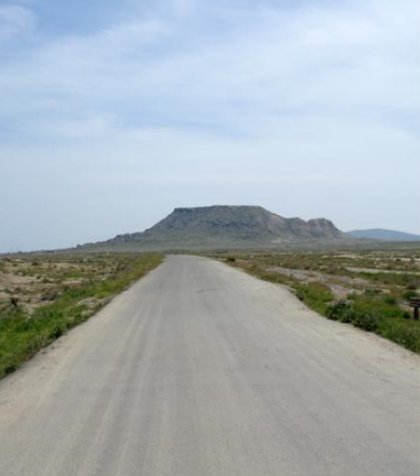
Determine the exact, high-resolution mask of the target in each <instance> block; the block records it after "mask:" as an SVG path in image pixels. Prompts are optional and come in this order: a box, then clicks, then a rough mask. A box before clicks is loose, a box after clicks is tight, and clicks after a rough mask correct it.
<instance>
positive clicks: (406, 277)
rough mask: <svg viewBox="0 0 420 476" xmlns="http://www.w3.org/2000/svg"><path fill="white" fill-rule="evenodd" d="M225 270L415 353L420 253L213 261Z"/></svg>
mask: <svg viewBox="0 0 420 476" xmlns="http://www.w3.org/2000/svg"><path fill="white" fill-rule="evenodd" d="M216 257H218V258H219V259H223V260H225V261H226V262H227V263H228V264H230V265H232V266H235V267H239V268H242V269H244V270H245V271H247V272H249V273H251V274H253V275H255V276H257V277H259V278H261V279H265V280H267V281H271V282H275V283H279V284H283V285H286V286H288V287H289V288H290V289H291V290H292V291H293V292H294V293H295V294H296V296H297V297H298V298H299V299H300V300H301V301H303V302H304V303H305V304H306V305H307V306H308V307H310V308H312V309H313V310H315V311H317V312H318V313H319V314H322V315H323V316H325V317H327V318H328V319H332V320H336V321H340V322H343V323H347V324H352V325H354V326H356V327H359V328H361V329H364V330H366V331H368V332H374V333H376V334H378V335H381V336H383V337H385V338H387V339H389V340H391V341H393V342H396V343H398V344H400V345H402V346H404V347H406V348H407V349H410V350H412V351H414V352H417V353H420V321H414V320H413V317H412V316H413V310H412V309H411V308H410V306H409V301H410V299H412V298H416V297H420V250H400V251H399V250H385V251H379V250H375V251H350V252H331V253H325V252H306V253H303V252H302V253H299V252H295V253H294V252H278V253H238V254H235V255H232V254H230V255H227V256H226V255H218V256H216Z"/></svg>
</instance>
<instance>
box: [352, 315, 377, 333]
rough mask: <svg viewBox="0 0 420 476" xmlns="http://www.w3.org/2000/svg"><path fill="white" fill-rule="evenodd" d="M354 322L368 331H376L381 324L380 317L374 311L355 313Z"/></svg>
mask: <svg viewBox="0 0 420 476" xmlns="http://www.w3.org/2000/svg"><path fill="white" fill-rule="evenodd" d="M351 322H352V324H354V325H355V326H356V327H360V329H364V330H365V331H368V332H375V331H376V329H377V328H378V325H379V318H378V316H377V315H375V314H374V313H372V312H368V313H366V314H359V313H355V314H354V315H353V317H352V321H351Z"/></svg>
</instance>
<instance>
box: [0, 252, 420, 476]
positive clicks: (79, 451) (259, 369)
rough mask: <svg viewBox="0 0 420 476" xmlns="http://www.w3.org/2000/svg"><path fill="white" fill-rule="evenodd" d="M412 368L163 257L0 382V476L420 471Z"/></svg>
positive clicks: (327, 325)
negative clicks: (111, 298) (159, 262)
mask: <svg viewBox="0 0 420 476" xmlns="http://www.w3.org/2000/svg"><path fill="white" fill-rule="evenodd" d="M419 364H420V359H419V357H418V356H416V355H414V354H411V353H410V352H407V351H405V350H403V349H400V348H399V347H397V346H395V345H393V344H391V343H388V342H386V341H384V340H382V339H380V338H378V337H376V336H374V335H371V334H368V333H365V332H362V331H360V330H357V329H354V328H352V327H350V326H348V325H344V324H339V323H336V322H331V321H328V320H327V319H324V318H322V317H320V316H318V315H316V314H315V313H313V312H312V311H310V310H308V309H306V308H305V307H304V306H303V305H302V304H301V303H300V302H299V301H298V300H297V299H296V298H294V297H293V296H292V295H291V294H290V293H289V292H288V291H286V290H285V289H283V288H281V287H279V286H276V285H273V284H270V283H265V282H262V281H259V280H257V279H255V278H253V277H250V276H248V275H246V274H245V273H243V272H241V271H237V270H235V269H232V268H230V267H228V266H226V265H224V264H222V263H219V262H216V261H211V260H207V259H204V258H198V257H188V256H171V257H169V258H168V259H167V260H166V262H165V263H164V264H163V265H162V266H160V267H159V268H158V269H157V270H155V271H153V272H152V273H150V274H149V275H148V276H147V277H145V278H144V279H142V280H141V281H139V282H138V283H136V284H135V285H134V286H133V287H132V288H131V289H129V290H128V291H126V292H124V293H123V294H121V295H120V296H118V297H117V298H116V299H114V300H113V301H112V302H111V303H110V305H108V306H107V307H106V308H104V309H103V310H102V311H101V312H100V313H99V314H98V315H96V316H95V317H93V318H92V319H91V320H89V321H88V322H86V323H85V324H83V325H81V326H79V327H78V328H76V329H74V330H73V331H71V332H70V333H69V334H67V335H66V336H63V337H62V338H60V339H59V340H58V341H57V342H56V343H55V344H54V345H53V346H52V347H50V348H49V349H47V350H46V351H44V352H43V353H40V354H39V355H38V356H36V357H35V358H34V359H33V360H32V361H31V362H29V363H28V364H27V365H25V366H24V368H23V369H21V370H20V371H18V372H16V373H15V374H13V375H11V376H9V377H8V378H6V379H5V380H3V381H2V382H0V475H2V476H70V475H71V476H134V475H135V476H143V475H144V476H169V475H170V476H208V475H212V476H224V475H226V476H234V475H238V476H262V475H275V476H288V475H302V476H311V475H316V476H329V475H331V476H352V475H354V476H361V475H362V476H364V475H369V476H375V475H382V476H383V475H385V476H387V475H389V476H419V475H420V407H419V402H420V365H419Z"/></svg>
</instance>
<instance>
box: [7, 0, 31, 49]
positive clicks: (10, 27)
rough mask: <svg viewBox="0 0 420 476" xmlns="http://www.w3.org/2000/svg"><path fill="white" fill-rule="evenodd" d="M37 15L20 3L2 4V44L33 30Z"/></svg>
mask: <svg viewBox="0 0 420 476" xmlns="http://www.w3.org/2000/svg"><path fill="white" fill-rule="evenodd" d="M34 26H35V15H34V14H33V12H32V11H31V10H30V9H28V8H25V7H22V6H18V5H3V6H1V5H0V46H1V44H2V43H3V42H5V41H6V40H9V39H11V38H13V37H16V36H20V35H23V34H27V33H28V32H32V31H33V29H34Z"/></svg>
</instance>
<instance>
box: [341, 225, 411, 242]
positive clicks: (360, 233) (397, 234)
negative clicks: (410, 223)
mask: <svg viewBox="0 0 420 476" xmlns="http://www.w3.org/2000/svg"><path fill="white" fill-rule="evenodd" d="M346 234H347V235H349V236H352V237H353V238H366V239H369V240H382V241H420V235H413V234H411V233H405V232H403V231H395V230H384V229H382V228H372V229H369V230H353V231H348V232H347V233H346Z"/></svg>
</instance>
